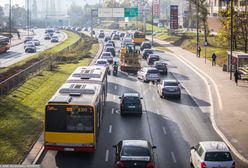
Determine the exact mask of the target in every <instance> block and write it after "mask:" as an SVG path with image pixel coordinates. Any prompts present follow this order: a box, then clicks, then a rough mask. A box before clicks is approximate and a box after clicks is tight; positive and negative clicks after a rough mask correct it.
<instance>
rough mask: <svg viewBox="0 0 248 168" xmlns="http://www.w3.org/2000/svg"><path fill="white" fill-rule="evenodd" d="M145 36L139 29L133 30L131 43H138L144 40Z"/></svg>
mask: <svg viewBox="0 0 248 168" xmlns="http://www.w3.org/2000/svg"><path fill="white" fill-rule="evenodd" d="M145 39H146V36H145V33H143V32H140V31H135V32H134V33H133V43H134V44H137V45H140V44H141V43H142V42H143V41H145Z"/></svg>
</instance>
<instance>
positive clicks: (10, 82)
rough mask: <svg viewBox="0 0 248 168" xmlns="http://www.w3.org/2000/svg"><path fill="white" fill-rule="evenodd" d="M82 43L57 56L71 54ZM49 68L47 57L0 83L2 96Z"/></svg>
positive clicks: (60, 52) (77, 42) (69, 47)
mask: <svg viewBox="0 0 248 168" xmlns="http://www.w3.org/2000/svg"><path fill="white" fill-rule="evenodd" d="M77 34H78V33H77ZM79 35H80V37H82V35H81V34H79ZM81 41H82V38H80V39H79V40H77V41H76V42H75V43H73V44H72V45H70V46H68V47H66V48H64V49H63V50H61V51H59V52H58V53H56V55H59V54H64V53H66V52H69V51H70V50H72V49H74V48H76V47H77V46H78V45H79V44H80V43H81ZM49 66H51V56H50V57H49V56H48V57H45V58H44V59H42V60H40V61H38V62H36V63H34V64H33V65H31V66H29V67H27V68H26V69H24V70H22V71H21V72H18V73H17V74H15V75H13V76H11V77H9V78H8V79H6V80H4V81H2V82H0V96H1V95H4V94H7V93H8V92H9V91H10V90H11V89H14V88H15V87H17V86H19V85H20V84H22V83H24V82H25V81H26V80H27V79H28V78H30V77H31V76H34V75H36V74H38V73H40V72H41V71H43V70H44V69H45V68H47V67H49Z"/></svg>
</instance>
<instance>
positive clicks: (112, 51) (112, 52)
mask: <svg viewBox="0 0 248 168" xmlns="http://www.w3.org/2000/svg"><path fill="white" fill-rule="evenodd" d="M104 51H105V52H111V54H112V55H113V56H114V57H115V48H114V47H106V48H105V49H104Z"/></svg>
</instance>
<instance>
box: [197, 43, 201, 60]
mask: <svg viewBox="0 0 248 168" xmlns="http://www.w3.org/2000/svg"><path fill="white" fill-rule="evenodd" d="M197 51H198V57H199V58H200V57H201V47H200V46H198V48H197Z"/></svg>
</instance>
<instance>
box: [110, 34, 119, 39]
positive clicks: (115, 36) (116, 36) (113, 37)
mask: <svg viewBox="0 0 248 168" xmlns="http://www.w3.org/2000/svg"><path fill="white" fill-rule="evenodd" d="M112 40H120V36H119V35H118V34H114V35H113V36H112Z"/></svg>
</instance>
